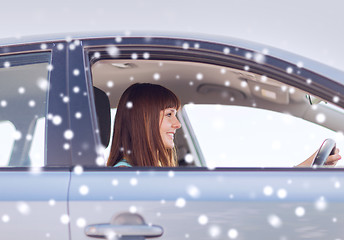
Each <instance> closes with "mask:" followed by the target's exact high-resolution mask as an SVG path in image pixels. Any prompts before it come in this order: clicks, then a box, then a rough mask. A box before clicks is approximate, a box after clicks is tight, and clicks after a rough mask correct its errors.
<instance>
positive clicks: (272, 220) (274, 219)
mask: <svg viewBox="0 0 344 240" xmlns="http://www.w3.org/2000/svg"><path fill="white" fill-rule="evenodd" d="M268 222H269V224H270V225H271V226H272V227H274V228H279V227H281V226H282V220H281V219H280V218H279V217H278V216H277V215H275V214H271V215H269V216H268Z"/></svg>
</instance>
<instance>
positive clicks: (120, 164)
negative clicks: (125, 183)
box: [114, 159, 132, 167]
mask: <svg viewBox="0 0 344 240" xmlns="http://www.w3.org/2000/svg"><path fill="white" fill-rule="evenodd" d="M121 166H124V167H132V166H131V165H130V164H129V163H128V162H127V160H125V159H122V160H121V161H119V162H118V163H116V164H115V166H114V167H121Z"/></svg>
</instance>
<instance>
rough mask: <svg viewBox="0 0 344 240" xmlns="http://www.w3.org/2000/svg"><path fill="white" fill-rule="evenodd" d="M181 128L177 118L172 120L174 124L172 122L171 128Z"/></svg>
mask: <svg viewBox="0 0 344 240" xmlns="http://www.w3.org/2000/svg"><path fill="white" fill-rule="evenodd" d="M181 126H182V125H181V124H180V122H179V120H178V118H175V120H174V122H173V127H174V128H176V129H178V128H181Z"/></svg>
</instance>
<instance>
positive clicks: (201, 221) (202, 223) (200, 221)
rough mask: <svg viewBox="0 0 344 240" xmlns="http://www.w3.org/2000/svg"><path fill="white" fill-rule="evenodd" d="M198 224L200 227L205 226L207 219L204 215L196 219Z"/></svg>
mask: <svg viewBox="0 0 344 240" xmlns="http://www.w3.org/2000/svg"><path fill="white" fill-rule="evenodd" d="M198 223H199V224H201V225H206V224H207V223H208V217H207V216H206V215H205V214H202V215H200V216H199V217H198Z"/></svg>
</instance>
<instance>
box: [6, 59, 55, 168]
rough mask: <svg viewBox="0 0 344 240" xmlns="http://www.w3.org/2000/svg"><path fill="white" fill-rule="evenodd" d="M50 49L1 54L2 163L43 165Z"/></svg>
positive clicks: (8, 164)
mask: <svg viewBox="0 0 344 240" xmlns="http://www.w3.org/2000/svg"><path fill="white" fill-rule="evenodd" d="M50 59H51V53H50V52H39V53H25V54H12V55H5V56H1V57H0V132H1V133H2V134H1V135H0V149H1V151H0V152H1V153H0V166H1V167H6V166H12V167H16V166H44V162H45V120H46V105H47V104H46V103H47V101H46V96H47V91H48V88H49V70H50V69H51V68H50Z"/></svg>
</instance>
